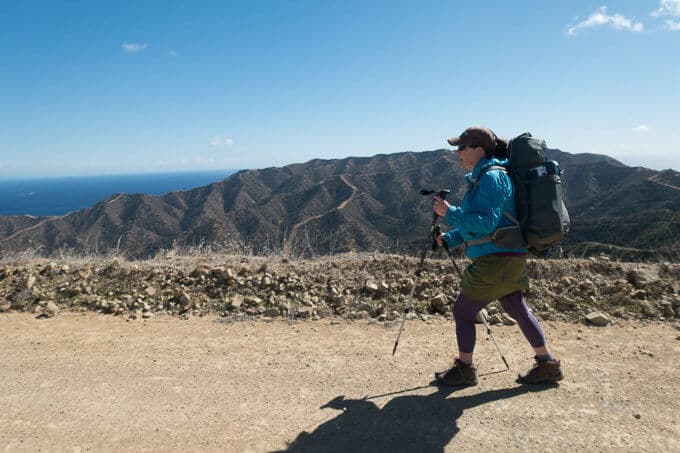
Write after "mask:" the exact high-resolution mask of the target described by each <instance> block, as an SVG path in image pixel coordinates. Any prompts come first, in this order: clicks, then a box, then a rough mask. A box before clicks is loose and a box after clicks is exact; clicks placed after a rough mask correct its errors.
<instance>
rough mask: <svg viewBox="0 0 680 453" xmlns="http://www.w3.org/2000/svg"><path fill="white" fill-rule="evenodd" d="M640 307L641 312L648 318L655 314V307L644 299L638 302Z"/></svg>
mask: <svg viewBox="0 0 680 453" xmlns="http://www.w3.org/2000/svg"><path fill="white" fill-rule="evenodd" d="M640 309H641V310H642V313H644V314H645V316H648V317H650V318H653V317H655V316H656V315H657V310H656V308H654V306H653V305H652V304H651V302H648V301H646V300H643V301H641V302H640Z"/></svg>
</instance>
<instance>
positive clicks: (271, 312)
mask: <svg viewBox="0 0 680 453" xmlns="http://www.w3.org/2000/svg"><path fill="white" fill-rule="evenodd" d="M264 315H265V316H269V317H270V318H276V317H277V316H280V315H281V310H279V309H278V307H269V308H267V309H266V310H265V312H264Z"/></svg>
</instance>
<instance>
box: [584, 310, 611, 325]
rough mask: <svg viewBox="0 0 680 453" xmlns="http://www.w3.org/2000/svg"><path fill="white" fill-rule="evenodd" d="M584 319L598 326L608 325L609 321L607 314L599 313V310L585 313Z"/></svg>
mask: <svg viewBox="0 0 680 453" xmlns="http://www.w3.org/2000/svg"><path fill="white" fill-rule="evenodd" d="M586 319H587V320H588V322H589V323H591V324H592V325H594V326H598V327H605V326H607V325H609V323H610V322H611V321H610V320H609V317H607V315H605V314H604V313H600V312H599V311H594V312H591V313H588V314H587V315H586Z"/></svg>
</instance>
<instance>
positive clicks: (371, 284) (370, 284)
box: [364, 278, 378, 294]
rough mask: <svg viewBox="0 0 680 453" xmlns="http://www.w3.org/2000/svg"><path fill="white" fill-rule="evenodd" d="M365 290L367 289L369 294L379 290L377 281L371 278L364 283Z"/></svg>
mask: <svg viewBox="0 0 680 453" xmlns="http://www.w3.org/2000/svg"><path fill="white" fill-rule="evenodd" d="M364 290H366V292H368V293H369V294H373V293H375V292H376V291H378V284H377V283H376V282H375V280H373V279H372V278H369V279H367V280H366V282H365V283H364Z"/></svg>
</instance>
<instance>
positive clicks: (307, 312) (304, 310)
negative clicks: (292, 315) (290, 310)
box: [297, 307, 314, 319]
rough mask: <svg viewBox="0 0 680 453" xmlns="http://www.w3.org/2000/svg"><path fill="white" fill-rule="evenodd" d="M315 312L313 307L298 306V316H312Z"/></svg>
mask: <svg viewBox="0 0 680 453" xmlns="http://www.w3.org/2000/svg"><path fill="white" fill-rule="evenodd" d="M313 312H314V310H313V309H312V307H298V309H297V316H298V318H305V319H306V318H311V317H312V313H313Z"/></svg>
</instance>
